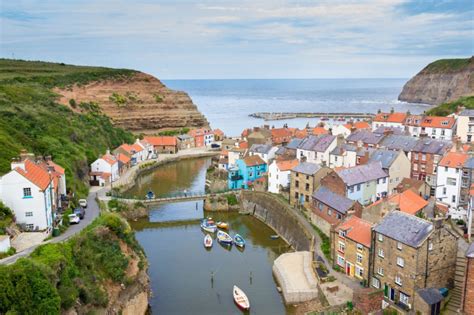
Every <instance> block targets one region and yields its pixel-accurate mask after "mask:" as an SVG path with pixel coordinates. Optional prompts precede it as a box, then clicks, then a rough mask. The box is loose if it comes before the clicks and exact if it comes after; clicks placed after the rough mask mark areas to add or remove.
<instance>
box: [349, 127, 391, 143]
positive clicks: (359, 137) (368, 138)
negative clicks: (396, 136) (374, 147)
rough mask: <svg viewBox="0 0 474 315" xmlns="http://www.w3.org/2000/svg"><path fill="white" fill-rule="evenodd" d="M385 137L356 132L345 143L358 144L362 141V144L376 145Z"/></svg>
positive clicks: (367, 132)
mask: <svg viewBox="0 0 474 315" xmlns="http://www.w3.org/2000/svg"><path fill="white" fill-rule="evenodd" d="M384 137H385V135H384V134H383V133H382V134H379V133H373V132H372V131H369V130H357V131H354V132H353V133H351V134H350V135H349V136H348V137H347V139H346V141H347V142H359V141H362V142H363V143H366V144H378V143H380V142H381V141H382V140H383V138H384Z"/></svg>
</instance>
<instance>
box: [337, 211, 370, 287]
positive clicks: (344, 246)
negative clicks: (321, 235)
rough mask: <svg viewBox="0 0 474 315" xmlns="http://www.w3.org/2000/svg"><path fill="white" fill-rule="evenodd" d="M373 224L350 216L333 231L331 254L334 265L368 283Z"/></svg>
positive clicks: (348, 274) (350, 275)
mask: <svg viewBox="0 0 474 315" xmlns="http://www.w3.org/2000/svg"><path fill="white" fill-rule="evenodd" d="M371 242H372V224H371V223H370V222H367V221H364V220H362V219H361V218H358V217H356V216H354V215H353V216H350V217H348V218H346V219H344V220H343V221H342V222H341V223H339V224H338V225H337V226H336V227H335V229H333V230H332V231H331V243H332V244H331V256H332V257H333V264H334V266H338V267H339V268H341V269H342V270H343V272H344V273H345V274H346V275H347V276H349V277H353V278H355V279H357V280H359V281H362V282H363V283H365V284H366V285H367V284H368V283H369V280H370V278H369V266H370V265H369V261H370V248H371Z"/></svg>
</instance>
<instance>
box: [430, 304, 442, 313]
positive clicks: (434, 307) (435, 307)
mask: <svg viewBox="0 0 474 315" xmlns="http://www.w3.org/2000/svg"><path fill="white" fill-rule="evenodd" d="M440 313H441V302H438V303H436V304H433V305H431V315H439V314H440Z"/></svg>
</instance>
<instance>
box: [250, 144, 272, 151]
mask: <svg viewBox="0 0 474 315" xmlns="http://www.w3.org/2000/svg"><path fill="white" fill-rule="evenodd" d="M271 149H272V146H271V145H269V144H257V143H256V144H252V146H251V147H250V149H249V152H253V153H261V154H267V153H268V152H270V150H271Z"/></svg>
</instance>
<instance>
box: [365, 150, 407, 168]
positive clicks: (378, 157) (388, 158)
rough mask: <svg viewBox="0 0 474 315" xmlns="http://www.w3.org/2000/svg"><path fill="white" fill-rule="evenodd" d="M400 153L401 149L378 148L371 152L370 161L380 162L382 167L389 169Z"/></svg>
mask: <svg viewBox="0 0 474 315" xmlns="http://www.w3.org/2000/svg"><path fill="white" fill-rule="evenodd" d="M399 154H400V151H390V150H376V151H374V152H373V153H372V154H371V156H370V158H369V162H380V163H381V164H382V168H385V169H387V168H389V167H390V166H391V165H392V164H393V162H395V160H396V159H397V157H398V155H399Z"/></svg>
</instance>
